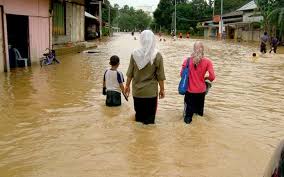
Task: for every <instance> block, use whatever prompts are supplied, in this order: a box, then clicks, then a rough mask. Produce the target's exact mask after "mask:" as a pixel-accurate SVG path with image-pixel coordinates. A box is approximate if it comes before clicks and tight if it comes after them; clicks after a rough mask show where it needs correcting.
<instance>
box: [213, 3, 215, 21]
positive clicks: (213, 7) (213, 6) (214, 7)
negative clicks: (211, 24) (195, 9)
mask: <svg viewBox="0 0 284 177" xmlns="http://www.w3.org/2000/svg"><path fill="white" fill-rule="evenodd" d="M214 16H215V0H213V18H214Z"/></svg>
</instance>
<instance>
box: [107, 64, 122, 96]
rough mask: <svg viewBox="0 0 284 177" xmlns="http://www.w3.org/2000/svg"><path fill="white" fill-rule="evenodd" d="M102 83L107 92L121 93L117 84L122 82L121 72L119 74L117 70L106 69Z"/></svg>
mask: <svg viewBox="0 0 284 177" xmlns="http://www.w3.org/2000/svg"><path fill="white" fill-rule="evenodd" d="M104 81H105V83H106V90H107V91H116V92H119V93H121V89H120V86H119V84H121V83H123V82H124V78H123V74H122V72H119V71H117V70H111V69H108V70H106V72H105V75H104Z"/></svg>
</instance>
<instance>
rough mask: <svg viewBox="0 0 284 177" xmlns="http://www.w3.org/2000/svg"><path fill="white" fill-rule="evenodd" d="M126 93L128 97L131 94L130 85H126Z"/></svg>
mask: <svg viewBox="0 0 284 177" xmlns="http://www.w3.org/2000/svg"><path fill="white" fill-rule="evenodd" d="M124 94H125V96H126V97H127V98H128V97H129V94H130V87H129V86H127V85H126V86H125V88H124Z"/></svg>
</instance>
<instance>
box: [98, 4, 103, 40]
mask: <svg viewBox="0 0 284 177" xmlns="http://www.w3.org/2000/svg"><path fill="white" fill-rule="evenodd" d="M99 19H100V38H102V35H103V34H102V28H103V20H102V1H99Z"/></svg>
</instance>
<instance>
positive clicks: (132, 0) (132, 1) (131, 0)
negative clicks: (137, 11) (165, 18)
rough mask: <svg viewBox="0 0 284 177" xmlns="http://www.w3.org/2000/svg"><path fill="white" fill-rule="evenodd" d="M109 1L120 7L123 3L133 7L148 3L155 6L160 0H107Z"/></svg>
mask: <svg viewBox="0 0 284 177" xmlns="http://www.w3.org/2000/svg"><path fill="white" fill-rule="evenodd" d="M109 1H110V2H111V4H118V5H119V6H120V7H122V6H124V5H129V6H133V7H137V6H144V5H150V6H153V7H154V8H155V7H156V6H157V5H158V3H159V1H160V0H109ZM153 10H154V9H153Z"/></svg>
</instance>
